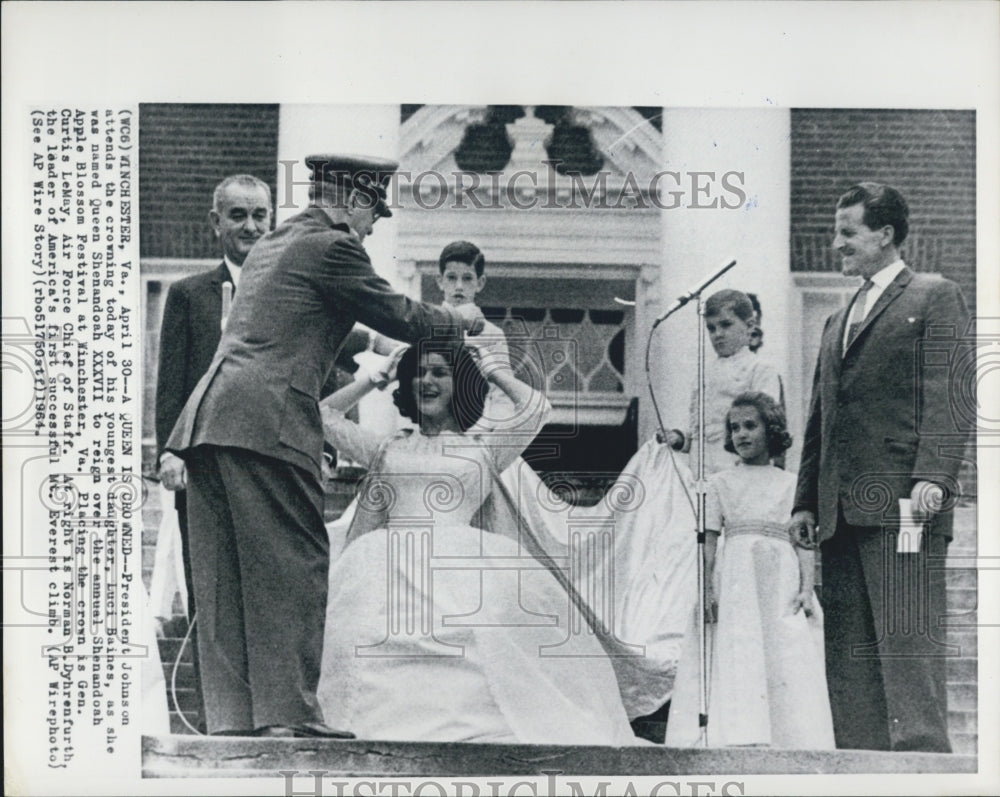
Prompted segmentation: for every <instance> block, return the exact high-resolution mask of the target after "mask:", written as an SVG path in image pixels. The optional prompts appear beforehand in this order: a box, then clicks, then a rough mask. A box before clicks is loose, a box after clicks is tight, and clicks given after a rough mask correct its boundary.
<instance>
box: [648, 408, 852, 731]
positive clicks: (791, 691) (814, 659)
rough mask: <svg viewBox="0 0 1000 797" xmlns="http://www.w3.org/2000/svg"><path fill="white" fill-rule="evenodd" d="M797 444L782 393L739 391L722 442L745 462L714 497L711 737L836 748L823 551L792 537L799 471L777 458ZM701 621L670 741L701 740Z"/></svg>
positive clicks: (683, 673) (691, 637)
mask: <svg viewBox="0 0 1000 797" xmlns="http://www.w3.org/2000/svg"><path fill="white" fill-rule="evenodd" d="M790 445H791V438H790V437H789V435H788V432H787V430H786V425H785V416H784V412H782V410H781V408H780V406H779V405H778V403H777V402H776V401H775V400H774V399H773V398H771V397H770V396H768V395H766V394H764V393H759V392H758V393H743V394H742V395H740V396H738V397H737V398H736V399H735V401H733V404H732V406H731V407H730V409H729V412H728V413H727V415H726V442H725V446H726V449H727V450H728V451H731V452H735V453H736V454H737V455H739V457H740V462H739V464H737V465H736V466H735V467H733V468H729V469H727V470H724V471H721V472H719V473H716V474H715V475H714V476H712V477H711V479H710V480H709V483H708V495H707V500H706V517H705V528H706V530H707V531H708V534H707V535H706V543H705V567H706V572H705V583H706V601H705V605H706V622H707V626H706V636H707V640H708V645H709V662H710V664H709V672H710V676H709V695H708V743H709V745H710V746H727V745H757V746H771V747H783V748H798V749H831V748H833V747H834V738H833V721H832V718H831V715H830V703H829V698H828V696H827V688H826V674H825V660H824V653H823V618H822V611H821V609H820V607H819V604H818V602H817V601H816V600H815V597H814V595H813V582H814V577H815V551H813V550H806V549H803V548H799V547H796V546H795V545H794V544H793V543H792V542H791V540H790V538H789V536H788V532H787V530H786V527H787V524H788V518H789V516H790V514H791V510H792V505H793V501H794V496H795V484H796V478H795V476H794V475H793V474H791V473H788V472H787V471H784V470H780V469H778V468H776V467H774V466H773V465H771V464H770V459H771V458H772V457H775V456H778V455H780V454H781V453H782V452H783V451H785V450H787V448H788V447H789V446H790ZM720 534H721V535H722V536H723V538H724V544H723V546H722V547H721V549H720V550H719V551H718V557H716V551H717V546H718V542H719V537H720ZM697 620H698V618H697V617H695V618H693V621H692V624H691V627H690V630H689V633H688V634H687V639H686V640H685V649H684V652H683V654H682V657H681V662H680V665H679V668H678V674H677V685H676V688H675V691H674V698H673V701H672V705H671V710H670V717H669V721H668V723H667V736H666V744H667V745H668V746H674V747H688V746H696V745H698V744H699V727H698V713H699V704H700V699H699V691H700V690H699V677H698V674H699V668H700V659H701V657H700V651H699V649H698V634H697V628H696V626H695V622H697Z"/></svg>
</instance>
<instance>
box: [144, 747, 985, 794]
mask: <svg viewBox="0 0 1000 797" xmlns="http://www.w3.org/2000/svg"><path fill="white" fill-rule="evenodd" d="M281 770H285V771H290V770H291V771H299V772H301V773H302V776H301V778H302V780H301V782H296V783H293V784H286V786H288V785H291V786H292V789H291V790H288V789H286V793H292V792H296V793H305V788H306V786H310V787H311V784H312V783H313V778H312V776H311V775H310V774H308V773H309V772H320V773H321V776H327V777H329V776H338V777H357V776H375V777H400V776H404V777H426V776H446V777H447V776H451V777H477V776H487V775H495V776H505V775H508V776H509V775H534V776H546V774H547V773H559V774H563V773H566V774H572V775H581V776H586V775H603V776H616V775H624V776H634V777H641V776H650V775H665V774H667V775H684V774H701V775H704V774H706V773H711V772H717V773H726V775H749V774H760V775H777V774H894V773H913V772H920V773H975V772H976V771H977V761H976V758H975V757H973V756H963V755H943V754H940V753H882V752H871V751H854V750H831V751H817V750H769V749H762V748H753V749H747V748H716V749H709V750H703V749H683V750H682V749H677V748H670V747H662V746H659V745H649V746H642V747H640V746H635V747H631V746H630V747H594V746H576V747H569V746H558V745H513V744H469V743H450V744H446V743H441V742H376V741H365V740H360V739H354V740H349V741H336V740H332V739H253V738H239V739H237V738H232V737H195V736H179V735H175V736H144V737H143V739H142V774H143V777H147V778H183V777H198V778H203V777H252V776H256V777H265V778H272V779H273V778H275V777H276V773H278V772H279V771H281ZM553 776H554V775H550V777H553ZM309 793H312V792H311V791H309ZM442 793H443V792H442Z"/></svg>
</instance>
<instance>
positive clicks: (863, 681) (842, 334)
mask: <svg viewBox="0 0 1000 797" xmlns="http://www.w3.org/2000/svg"><path fill="white" fill-rule="evenodd" d="M908 216H909V209H908V207H907V204H906V201H905V200H904V199H903V197H902V195H900V193H899V192H898V191H896V190H894V189H892V188H890V187H888V186H884V185H879V184H876V183H862V184H860V185H856V186H854V187H852V188H851V189H849V190H848V191H847V192H846V193H845V194H844V195H843V196H841V197H840V199H839V201H838V202H837V210H836V217H835V237H834V240H833V248H834V249H835V250H836V251H837V252H838V254H840V256H841V258H842V265H843V273H844V274H845V275H847V276H854V275H857V276H861V277H863V278H864V280H865V282H864V284H863V285H862V286H861V289H860V290H859V291H858V293H857V294H856V295H855V297H854V299H853V300H852V301H851V303H850V304H849V305H848V307H846V308H843V309H841V310H839V311H838V312H836V313H834V314H833V315H832V316H830V318H828V319H827V322H826V327H825V328H824V330H823V337H822V342H821V346H820V353H819V359H818V362H817V364H816V374H815V378H814V382H813V393H812V400H811V404H810V410H809V418H808V421H807V424H806V429H805V435H804V441H803V450H802V461H801V465H800V468H799V480H798V489H797V492H796V497H795V509H794V512H793V515H792V520H791V523H790V527H789V531H790V533H791V534H792V535H793V537H794V538H795V539H796V540H797V541H799V542H800V543H803V544H807V545H808V544H809V543H810V542H811V543H813V544H816V543H817V542H818V543H819V547H820V550H821V554H822V572H823V586H822V605H823V609H824V612H825V644H826V678H827V685H828V688H829V693H830V703H831V708H832V709H833V720H834V731H835V735H836V741H837V746H838V747H840V748H853V749H872V750H921V751H927V752H950V750H951V747H950V744H949V741H948V711H947V697H946V692H945V661H946V659H945V656H946V654H947V653H948V649H947V648H946V647H945V645H944V644H943V641H942V636H943V631H942V630H941V628H940V618H941V617H942V616H943V615H944V614H945V589H944V571H943V567H944V559H945V555H946V553H947V546H948V542H949V540H950V538H951V535H952V518H951V513H950V511H948V510H950V509H951V507H953V506H954V501H955V498H956V497H957V494H958V482H957V475H958V470H959V466H960V464H961V457H962V449H963V444H964V442H965V438H964V437H963V436H962V435H961V434H959V433H956V429H955V423H954V421H953V420H952V419H953V414H952V411H951V410H952V407H951V405H950V396H951V395H953V392H952V390H951V388H952V385H951V384H950V380H949V372H950V371H951V368H950V367H949V366H950V365H953V364H954V362H955V358H956V356H957V355H958V353H959V351H960V349H959V347H960V346H961V339H962V337H963V336H964V335H965V334H966V332H967V329H968V326H969V314H968V310H967V308H966V304H965V300H964V299H963V297H962V294H961V291H960V290H959V288H958V286H957V285H956V284H955V283H953V282H951V281H949V280H946V279H943V278H940V277H937V276H932V275H928V274H915V273H914V272H913V271H911V270H910V269H909V268H908V267H907V266H906V265H905V264H904V263H903V261H902V260H901V259H900V256H899V246H900V245H901V244H902V243H903V241H904V240H905V238H906V235H907V232H908V229H909V221H908ZM948 341H950V342H951V343H949V342H948ZM927 346H933V347H934V348H935V359H934V362H935V363H937V364H938V365H942V364H943V365H944V366H945V367H943V368H941V367H937V368H928V367H927V359H926V358H925V357H924V356H923V355H924V353H925V352H924V349H925V347H927ZM900 499H903V500H904V506H905V501H906V500H909V501H910V504H911V507H912V511H913V515H914V518H915V519H917V520H922V521H924V529H925V531H924V534H923V538H922V541H921V543H920V549H919V552H918V553H911V552H906V551H905V549H904V548H900V547H899V541H898V539H897V530H898V528H899V525H898V524H899V516H900ZM901 551H902V552H901Z"/></svg>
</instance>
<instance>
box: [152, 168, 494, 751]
mask: <svg viewBox="0 0 1000 797" xmlns="http://www.w3.org/2000/svg"><path fill="white" fill-rule="evenodd" d="M306 164H307V165H308V166H309V168H310V170H311V172H312V184H311V186H310V206H309V207H308V208H307V209H306V210H304V211H303V212H302V213H300V214H298V215H296V216H294V217H293V218H291V219H289V220H287V221H286V222H284V223H282V224H280V225H279V226H278V227H277V228H276V229H275V230H274V231H273V232H271V233H269V234H268V235H266V236H264V237H263V238H261V239H260V241H258V242H257V243H256V245H255V246H254V248H253V250H252V251H251V252H250V254H249V255H248V256H247V258H246V260H245V262H244V265H243V270H242V272H243V273H242V274H241V277H240V289H239V292H238V294H237V296H236V299H235V301H234V303H233V308H232V312H231V314H230V316H229V319H228V322H227V325H226V329H225V331H224V333H223V335H222V339H221V341H220V343H219V347H218V349H217V351H216V353H215V357H214V359H213V360H212V363H211V365H210V366H209V368H208V371H207V372H206V374H205V375H204V377H202V379H201V381H200V382H199V383H198V385H197V386H196V387H195V389H194V391H193V392H192V394H191V397H190V398H189V400H188V402H187V404H186V405H185V407H184V410H183V412H182V413H181V415H180V418H179V419H178V421H177V424H176V426H175V427H174V429H173V432H172V434H171V436H170V439H169V440H168V441H167V444H166V447H165V448H166V450H168V451H172V452H174V453H175V454H177V455H178V456H180V457H182V458H183V459H184V460H185V464H186V467H187V487H188V523H189V526H190V528H189V537H190V540H191V561H192V566H193V570H194V589H195V595H196V600H197V605H198V615H199V617H198V626H199V633H198V646H199V654H200V661H201V681H202V691H203V693H204V700H205V710H206V720H207V727H208V731H209V733H216V734H240V735H250V734H252V735H257V736H286V737H287V736H292V737H295V736H325V737H350V736H351V734H350V733H349V732H348V731H338V730H334V729H331V728H329V727H327V726H325V725H324V724H323V722H322V716H321V712H320V709H319V706H318V704H317V702H316V695H315V692H316V685H317V680H318V677H319V666H320V656H321V653H322V640H323V625H324V615H325V610H326V595H327V569H328V561H329V546H328V541H327V534H326V529H325V527H324V525H323V491H322V487H321V481H320V479H321V462H322V449H323V428H322V424H321V421H320V413H319V406H318V401H319V398H320V393H321V387H322V385H323V384H324V382H325V381H326V379H327V376H328V374H329V372H330V370H331V368H332V367H333V364H334V360H335V358H336V356H337V353H338V351H339V349H340V348H341V345H342V344H343V342H344V340H345V338H346V337H347V335H348V333H349V332H350V330H351V328H352V327H353V326H354V324H355V322H358V321H360V322H361V323H363V324H365V325H367V326H368V327H370V328H372V329H374V330H376V331H378V332H381V333H382V334H384V335H386V336H388V337H391V338H394V339H397V340H403V341H411V342H412V341H416V340H417V339H419V338H421V337H425V336H428V335H430V334H432V332H434V331H435V330H437V331H440V330H441V329H442V328H451V329H453V330H454V331H455V334H461V333H462V332H471V333H473V334H475V333H478V332H479V331H480V330H481V329H482V326H483V317H482V313H481V312H480V311H479V310H478V308H477V307H476V306H475V305H471V304H470V305H467V306H463V307H461V308H447V307H437V306H433V305H428V304H423V303H420V302H415V301H412V300H411V299H409V298H407V297H406V296H403V295H401V294H398V293H396V292H394V291H393V290H392V288H391V287H390V286H389V284H388V283H387V282H386V281H385V280H384V279H382V278H381V277H379V276H378V275H377V274H376V272H375V270H374V269H373V268H372V264H371V261H370V260H369V258H368V255H367V253H366V252H365V249H364V246H363V242H364V239H365V237H366V236H368V235H370V234H371V232H372V229H373V227H374V225H375V223H376V222H377V221H378V219H379V218H380V217H383V216H390V215H391V210H390V208H389V207H388V205H387V204H386V187H387V185H388V182H389V180H390V179H391V177H392V174H393V173H394V172H395V170H396V168H397V165H398V164H396V163H394V162H392V161H386V160H377V159H374V158H366V157H349V156H336V155H317V156H312V157H309V158H306Z"/></svg>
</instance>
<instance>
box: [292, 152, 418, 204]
mask: <svg viewBox="0 0 1000 797" xmlns="http://www.w3.org/2000/svg"><path fill="white" fill-rule="evenodd" d="M306 166H308V167H309V170H310V172H311V173H312V179H313V180H314V181H316V182H325V183H334V184H336V185H340V186H343V187H345V188H348V189H351V188H356V189H358V190H359V191H361V192H363V193H365V194H367V195H368V196H369V197H371V198H372V200H374V202H375V211H376V213H377V214H378V215H379V216H391V215H392V211H391V210H390V209H389V205H388V204H387V203H386V198H387V188H388V186H389V182H390V181H391V180H392V176H393V174H395V173H396V169H398V168H399V164H398V163H397V162H396V161H393V160H388V159H386V158H372V157H368V156H367V155H309V156H307V157H306Z"/></svg>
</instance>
